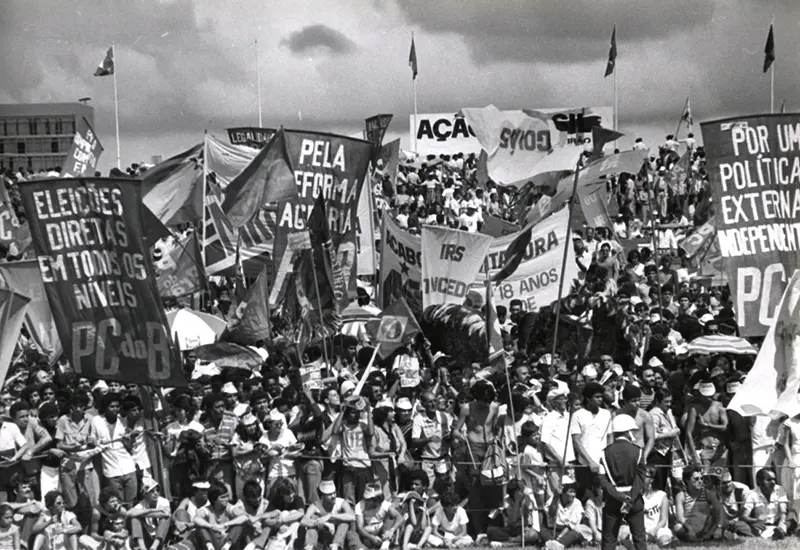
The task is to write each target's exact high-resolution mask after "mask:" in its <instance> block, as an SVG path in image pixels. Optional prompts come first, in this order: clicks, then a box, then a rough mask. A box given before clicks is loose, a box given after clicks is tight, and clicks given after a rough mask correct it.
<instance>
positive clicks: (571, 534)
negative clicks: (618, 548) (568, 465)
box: [540, 474, 592, 550]
mask: <svg viewBox="0 0 800 550" xmlns="http://www.w3.org/2000/svg"><path fill="white" fill-rule="evenodd" d="M577 490H578V484H577V482H576V481H575V479H574V478H572V477H571V476H569V475H566V474H565V475H562V476H561V479H560V483H559V487H558V490H556V491H555V492H554V494H553V496H552V497H550V502H549V503H548V505H547V518H548V522H547V524H548V525H551V526H552V529H548V528H542V530H541V533H540V534H541V538H542V540H543V541H545V545H544V546H545V548H546V549H547V550H564V548H567V547H570V546H577V545H581V544H584V543H586V542H588V541H590V540H592V531H591V528H590V527H589V526H588V525H584V524H583V518H584V516H585V513H584V509H583V504H581V501H580V500H579V499H578V498H577V494H578V493H577Z"/></svg>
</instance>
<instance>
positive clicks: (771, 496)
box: [754, 468, 793, 540]
mask: <svg viewBox="0 0 800 550" xmlns="http://www.w3.org/2000/svg"><path fill="white" fill-rule="evenodd" d="M777 482H778V480H777V477H776V476H775V472H773V471H772V470H770V469H768V468H761V469H760V470H759V471H758V472H756V488H755V490H754V492H755V494H756V500H757V501H758V505H757V506H756V509H755V512H754V515H755V517H756V518H757V519H758V523H757V524H755V529H756V531H757V532H758V534H759V535H760V536H761V538H764V539H769V538H771V539H773V540H780V539H782V538H784V537H786V535H790V534H792V532H793V529H790V528H789V526H788V524H787V521H786V515H787V512H788V508H789V499H788V498H787V496H786V491H785V490H784V488H783V487H781V486H780V485H777Z"/></svg>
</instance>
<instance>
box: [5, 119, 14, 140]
mask: <svg viewBox="0 0 800 550" xmlns="http://www.w3.org/2000/svg"><path fill="white" fill-rule="evenodd" d="M6 135H7V136H16V135H17V120H16V119H13V120H9V121H7V122H6Z"/></svg>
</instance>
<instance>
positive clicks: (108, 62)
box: [94, 46, 114, 76]
mask: <svg viewBox="0 0 800 550" xmlns="http://www.w3.org/2000/svg"><path fill="white" fill-rule="evenodd" d="M112 74H114V46H111V47H110V48H108V51H107V52H106V56H105V58H103V61H102V62H101V63H100V64H99V65H98V66H97V69H95V71H94V76H109V75H112Z"/></svg>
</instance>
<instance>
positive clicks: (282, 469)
mask: <svg viewBox="0 0 800 550" xmlns="http://www.w3.org/2000/svg"><path fill="white" fill-rule="evenodd" d="M258 442H259V443H261V444H262V445H264V446H266V447H267V451H269V449H271V448H275V447H278V446H280V447H281V448H282V449H283V453H284V454H283V455H281V458H280V460H271V461H270V463H269V472H267V477H268V478H270V479H276V478H279V477H294V475H295V469H294V458H286V457H285V453H286V448H287V447H291V446H292V445H294V444H296V443H297V438H296V437H295V436H294V433H292V430H290V429H288V428H283V431H281V435H280V436H278V439H276V440H274V441H272V440H271V439H270V438H269V436H268V435H267V434H264V435H263V436H261V439H260V440H259V441H258Z"/></svg>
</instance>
